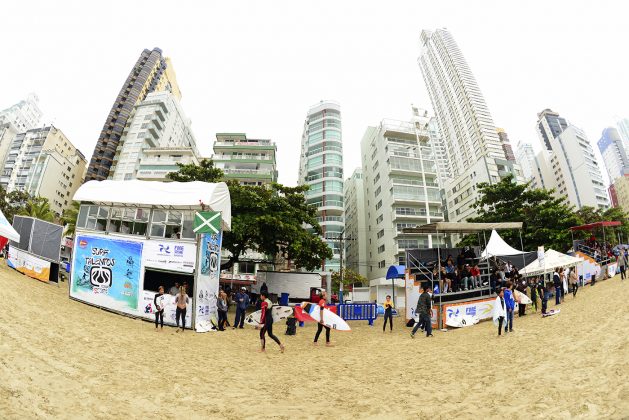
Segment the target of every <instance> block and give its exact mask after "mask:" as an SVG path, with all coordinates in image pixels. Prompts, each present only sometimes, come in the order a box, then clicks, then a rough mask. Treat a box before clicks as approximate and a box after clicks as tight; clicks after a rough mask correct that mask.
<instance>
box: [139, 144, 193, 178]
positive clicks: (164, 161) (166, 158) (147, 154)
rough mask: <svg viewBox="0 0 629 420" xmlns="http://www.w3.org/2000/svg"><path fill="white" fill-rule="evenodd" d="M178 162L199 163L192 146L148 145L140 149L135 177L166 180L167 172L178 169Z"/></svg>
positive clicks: (186, 163)
mask: <svg viewBox="0 0 629 420" xmlns="http://www.w3.org/2000/svg"><path fill="white" fill-rule="evenodd" d="M178 163H181V164H183V165H189V164H194V165H198V164H199V156H198V152H197V151H196V150H195V149H193V148H192V147H150V148H147V149H144V150H143V151H142V157H140V161H139V162H138V170H137V172H136V174H135V179H140V180H143V181H160V182H168V181H170V179H169V178H168V174H169V173H171V172H177V171H179V166H177V164H178Z"/></svg>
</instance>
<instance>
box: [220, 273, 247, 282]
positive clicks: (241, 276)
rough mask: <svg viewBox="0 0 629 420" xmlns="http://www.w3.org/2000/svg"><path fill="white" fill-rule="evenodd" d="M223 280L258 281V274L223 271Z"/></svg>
mask: <svg viewBox="0 0 629 420" xmlns="http://www.w3.org/2000/svg"><path fill="white" fill-rule="evenodd" d="M221 280H239V281H256V275H255V274H233V275H232V274H231V273H221Z"/></svg>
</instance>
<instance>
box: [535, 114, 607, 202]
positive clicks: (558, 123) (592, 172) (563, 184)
mask: <svg viewBox="0 0 629 420" xmlns="http://www.w3.org/2000/svg"><path fill="white" fill-rule="evenodd" d="M538 117H539V120H538V122H537V128H538V134H539V138H540V141H541V143H542V144H543V145H544V146H545V147H546V148H548V147H550V149H546V150H545V152H546V153H545V154H543V155H542V154H540V159H542V160H543V161H544V162H542V163H543V164H545V165H546V166H547V167H550V171H549V172H546V173H543V174H542V175H543V176H544V178H543V180H544V184H545V186H546V188H547V189H551V188H554V189H555V190H556V194H557V195H558V196H562V197H566V198H567V199H568V201H569V202H570V203H571V204H573V205H574V206H575V207H576V208H577V209H580V208H581V207H583V206H591V207H594V208H600V209H606V208H608V207H609V198H608V195H607V189H606V188H605V184H604V182H603V177H602V175H601V171H600V168H599V166H598V162H597V161H596V155H595V154H594V149H592V146H591V145H590V141H589V140H588V138H587V136H586V135H585V133H584V132H583V131H582V130H581V129H579V128H577V127H575V126H574V125H572V124H570V123H568V122H567V121H566V120H565V119H564V118H562V117H560V116H559V114H558V113H556V112H553V111H551V110H549V109H545V110H544V111H542V112H540V113H539V114H538Z"/></svg>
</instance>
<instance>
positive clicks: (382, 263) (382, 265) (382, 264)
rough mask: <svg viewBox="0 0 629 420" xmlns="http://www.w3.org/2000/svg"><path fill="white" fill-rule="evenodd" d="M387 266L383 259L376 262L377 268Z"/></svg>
mask: <svg viewBox="0 0 629 420" xmlns="http://www.w3.org/2000/svg"><path fill="white" fill-rule="evenodd" d="M386 266H387V262H386V261H385V260H382V261H380V262H379V263H378V268H384V267H386Z"/></svg>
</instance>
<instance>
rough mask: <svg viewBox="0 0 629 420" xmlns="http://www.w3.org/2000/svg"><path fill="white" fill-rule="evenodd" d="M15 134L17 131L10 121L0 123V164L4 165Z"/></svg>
mask: <svg viewBox="0 0 629 420" xmlns="http://www.w3.org/2000/svg"><path fill="white" fill-rule="evenodd" d="M17 135H18V131H17V129H16V128H15V126H14V125H13V124H12V123H10V122H5V123H0V165H4V161H5V160H6V159H7V153H8V152H9V148H10V147H11V143H13V139H14V138H15V136H17Z"/></svg>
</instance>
